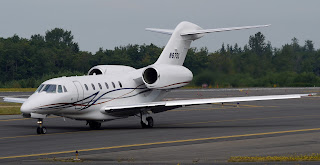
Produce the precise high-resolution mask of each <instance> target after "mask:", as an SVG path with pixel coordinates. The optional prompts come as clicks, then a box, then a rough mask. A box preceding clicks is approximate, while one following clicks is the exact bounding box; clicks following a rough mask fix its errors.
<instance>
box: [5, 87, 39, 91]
mask: <svg viewBox="0 0 320 165" xmlns="http://www.w3.org/2000/svg"><path fill="white" fill-rule="evenodd" d="M36 90H37V89H36V88H0V92H34V91H36Z"/></svg>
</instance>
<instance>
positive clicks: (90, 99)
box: [21, 69, 167, 121]
mask: <svg viewBox="0 0 320 165" xmlns="http://www.w3.org/2000/svg"><path fill="white" fill-rule="evenodd" d="M141 70H142V69H139V70H133V71H131V72H118V73H116V74H109V75H108V74H102V75H88V76H74V77H61V78H54V79H50V80H48V81H45V82H44V83H43V85H44V86H43V87H42V89H40V91H38V90H37V91H36V92H35V93H33V94H32V95H31V96H30V97H29V98H28V100H27V101H26V102H25V103H23V105H22V107H21V112H22V113H26V114H32V113H36V114H53V115H58V116H64V117H68V118H72V119H77V120H101V121H106V120H113V119H116V118H119V117H115V116H110V115H108V114H103V113H101V112H100V110H101V109H102V108H103V107H106V106H109V105H110V106H111V105H112V106H115V105H128V104H133V103H146V102H153V101H159V100H161V99H162V98H163V97H164V96H165V93H167V92H166V91H165V90H157V89H149V88H147V87H146V86H145V84H144V83H143V82H142V80H141V79H140V80H134V79H133V77H134V76H138V75H141ZM46 85H53V86H54V85H56V89H55V91H50V92H47V91H45V90H44V89H45V86H46ZM59 85H60V86H61V87H62V91H61V90H59V89H58V86H59ZM64 87H65V89H66V91H65V90H64Z"/></svg>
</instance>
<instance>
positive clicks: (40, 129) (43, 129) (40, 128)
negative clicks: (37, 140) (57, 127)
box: [37, 119, 47, 134]
mask: <svg viewBox="0 0 320 165" xmlns="http://www.w3.org/2000/svg"><path fill="white" fill-rule="evenodd" d="M37 123H38V124H39V126H38V128H37V134H46V133H47V128H46V127H43V126H42V124H43V119H38V122H37Z"/></svg>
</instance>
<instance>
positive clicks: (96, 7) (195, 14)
mask: <svg viewBox="0 0 320 165" xmlns="http://www.w3.org/2000/svg"><path fill="white" fill-rule="evenodd" d="M319 6H320V1H319V0H305V1H302V0H265V1H261V0H223V1H214V0H194V1H191V0H159V1H155V0H0V21H1V23H0V37H4V38H6V37H11V36H13V35H14V34H17V35H19V36H20V37H24V38H30V36H31V35H33V34H42V35H44V34H45V32H46V31H47V30H50V29H53V28H55V27H59V28H63V29H66V30H71V31H72V34H73V35H74V40H75V42H78V43H79V46H80V49H81V50H84V51H90V52H96V51H97V50H98V49H99V47H103V48H104V49H113V48H114V47H115V46H121V45H127V44H144V43H145V44H150V43H153V44H155V45H158V46H165V44H166V43H167V41H168V39H169V36H168V35H164V34H157V33H152V32H148V31H145V30H144V29H145V28H147V27H153V28H171V29H173V28H174V27H175V26H176V25H177V24H178V23H179V22H181V21H189V22H192V23H195V24H197V25H199V26H201V27H202V28H221V27H233V26H246V25H260V24H272V26H270V27H268V28H263V29H251V30H242V31H233V32H223V33H213V34H207V35H206V36H205V37H203V38H201V39H200V40H197V41H195V42H194V43H193V44H192V45H191V46H193V47H198V48H200V47H204V46H206V47H207V48H208V49H209V51H211V52H213V51H215V50H217V49H219V48H220V47H221V44H222V43H225V44H232V45H233V44H235V43H238V44H239V45H240V46H243V45H244V44H246V43H247V42H248V38H249V36H250V35H254V34H255V33H256V32H258V31H261V32H262V33H263V34H264V35H265V36H266V39H267V40H268V41H271V43H272V45H273V46H274V47H280V46H281V45H283V44H286V43H290V42H291V39H292V38H293V37H296V38H298V39H299V43H300V45H304V41H305V40H307V39H309V40H312V41H313V42H314V44H315V47H316V48H319V47H320V33H319V30H320V20H319V16H320V10H319Z"/></svg>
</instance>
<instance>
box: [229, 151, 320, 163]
mask: <svg viewBox="0 0 320 165" xmlns="http://www.w3.org/2000/svg"><path fill="white" fill-rule="evenodd" d="M292 161H320V154H319V153H313V154H309V155H289V156H232V157H230V158H229V160H228V162H292Z"/></svg>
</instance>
